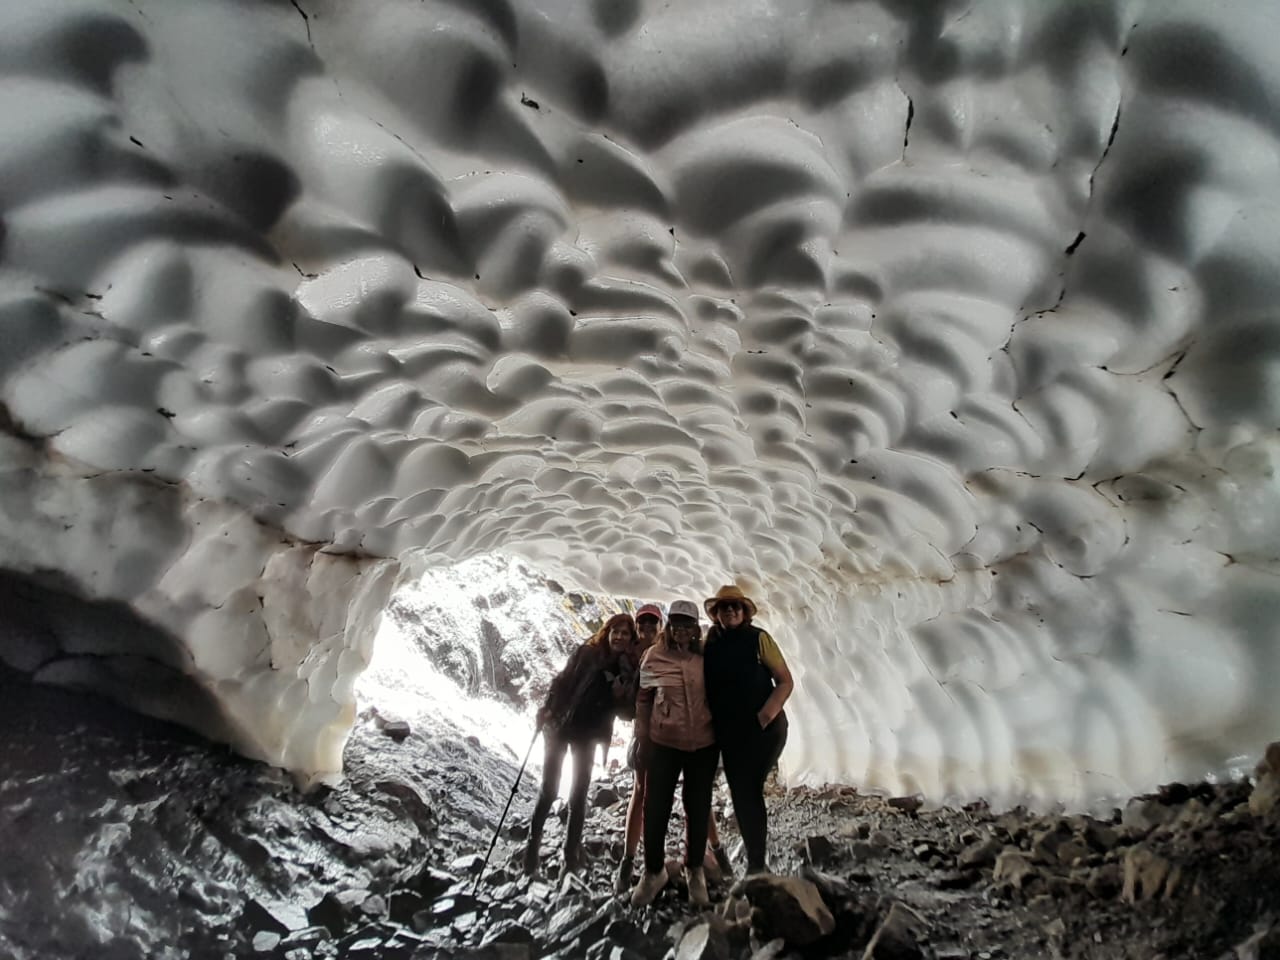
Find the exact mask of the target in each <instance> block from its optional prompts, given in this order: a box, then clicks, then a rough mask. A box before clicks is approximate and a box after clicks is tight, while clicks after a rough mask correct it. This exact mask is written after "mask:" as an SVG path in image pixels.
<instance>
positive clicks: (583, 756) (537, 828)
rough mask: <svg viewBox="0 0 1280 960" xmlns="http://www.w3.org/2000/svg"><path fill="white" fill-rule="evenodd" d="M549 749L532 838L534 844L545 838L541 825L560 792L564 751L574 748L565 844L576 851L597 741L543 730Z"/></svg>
mask: <svg viewBox="0 0 1280 960" xmlns="http://www.w3.org/2000/svg"><path fill="white" fill-rule="evenodd" d="M543 742H544V743H545V745H546V753H545V754H544V757H543V761H542V787H541V788H540V789H539V790H538V802H537V803H536V804H534V807H533V820H532V822H531V823H530V824H529V840H530V842H531V844H532V846H534V847H535V848H536V847H537V846H538V844H540V843H541V842H542V825H543V824H544V823H546V822H547V814H549V813H550V812H551V804H552V803H554V802H555V799H556V794H557V793H559V792H560V768H561V767H563V766H564V755H565V751H567V750H568V749H569V748H570V747H572V748H573V780H572V781H571V782H570V785H569V830H568V833H566V834H565V838H564V848H565V850H567V851H576V850H577V847H578V844H580V843H581V842H582V825H583V823H584V822H585V821H586V818H587V787H589V786H590V785H591V762H592V760H593V759H594V758H595V751H596V745H595V743H594V742H593V741H591V740H561V739H560V738H559V737H557V736H555V735H554V734H550V733H544V735H543Z"/></svg>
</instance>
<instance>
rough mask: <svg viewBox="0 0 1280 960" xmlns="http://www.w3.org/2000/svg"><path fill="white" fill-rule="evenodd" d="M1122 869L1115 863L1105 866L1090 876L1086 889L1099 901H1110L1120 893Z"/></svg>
mask: <svg viewBox="0 0 1280 960" xmlns="http://www.w3.org/2000/svg"><path fill="white" fill-rule="evenodd" d="M1121 883H1122V881H1121V877H1120V868H1119V867H1118V866H1117V865H1116V864H1114V863H1107V864H1103V865H1102V866H1101V867H1098V869H1096V870H1094V871H1092V872H1091V873H1090V874H1089V879H1088V881H1086V883H1085V889H1086V890H1087V891H1089V895H1090V896H1092V897H1096V898H1097V899H1099V900H1110V899H1111V898H1112V897H1114V896H1115V895H1116V894H1117V893H1119V892H1120V887H1121Z"/></svg>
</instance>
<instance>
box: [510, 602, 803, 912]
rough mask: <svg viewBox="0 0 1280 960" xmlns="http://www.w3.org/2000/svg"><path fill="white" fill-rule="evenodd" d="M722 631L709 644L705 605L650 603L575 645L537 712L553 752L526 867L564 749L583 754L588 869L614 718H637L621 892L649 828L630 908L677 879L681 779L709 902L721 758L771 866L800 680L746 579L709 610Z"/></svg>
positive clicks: (721, 860) (698, 891)
mask: <svg viewBox="0 0 1280 960" xmlns="http://www.w3.org/2000/svg"><path fill="white" fill-rule="evenodd" d="M703 607H704V609H705V610H706V612H707V615H708V616H709V617H710V618H711V621H712V626H711V628H710V630H708V631H707V634H706V638H705V640H704V639H703V635H702V627H701V623H700V617H699V611H698V606H697V604H695V603H693V602H691V601H688V600H677V601H675V602H673V603H672V604H671V607H670V610H669V611H668V614H667V618H666V624H665V626H664V625H663V623H662V611H661V610H660V609H659V608H658V607H657V606H654V605H652V604H646V605H645V606H643V607H641V608H640V609H639V610H637V611H636V616H635V619H634V620H633V619H632V617H631V616H630V615H628V614H617V615H616V616H614V617H611V618H610V619H609V620H608V622H606V623H605V625H604V626H603V627H602V628H601V629H600V630H599V631H598V632H597V633H596V634H595V635H594V636H593V637H592V638H591V639H590V640H588V641H587V642H586V643H584V644H582V645H581V646H580V647H578V649H577V650H575V651H574V653H573V655H572V656H571V657H570V658H569V662H568V663H567V664H566V665H565V667H564V669H563V670H562V671H561V672H560V673H559V674H558V675H557V676H556V678H555V680H553V681H552V684H551V690H550V692H549V693H548V696H547V700H546V702H545V704H544V705H543V707H542V709H541V710H539V711H538V726H539V728H540V729H541V730H542V732H543V738H544V741H545V744H546V757H545V762H544V765H543V768H542V771H543V773H542V787H541V789H540V791H539V793H538V800H537V803H536V805H535V807H534V811H533V820H532V822H531V824H530V828H529V838H528V844H527V846H526V848H525V870H526V872H528V873H533V872H535V871H536V870H537V865H538V852H539V849H540V847H541V844H542V828H543V824H544V823H545V822H546V819H547V815H548V813H549V812H550V810H551V804H552V801H553V800H554V799H555V797H556V794H557V793H558V791H559V785H560V769H561V766H562V764H563V762H564V757H565V754H566V752H567V751H572V755H573V781H572V784H571V786H570V792H569V823H568V829H567V832H566V835H565V852H564V859H565V868H566V869H567V870H577V869H578V868H579V867H580V866H581V865H582V828H583V824H584V821H585V818H586V799H587V786H588V784H589V782H590V778H591V764H592V757H593V755H594V751H595V746H596V744H598V743H601V742H604V743H607V742H608V741H609V740H610V739H611V738H612V732H613V718H614V717H615V716H621V717H623V718H624V719H632V718H634V719H635V739H634V741H633V743H632V750H631V765H632V766H633V767H634V768H635V789H634V792H633V793H632V796H631V801H630V804H629V807H628V810H627V826H626V835H625V841H624V854H623V858H622V862H621V864H620V865H619V869H618V879H617V889H618V892H620V893H621V892H625V890H626V889H627V887H629V886H630V882H631V873H632V864H633V862H634V858H635V854H636V851H637V849H638V846H639V841H640V835H641V824H642V823H643V834H644V873H643V875H642V876H641V878H640V880H639V882H638V883H637V884H636V886H635V889H634V890H633V891H632V894H631V901H632V903H634V904H636V905H637V906H642V905H645V904H648V903H651V902H652V901H653V900H654V898H655V897H657V895H658V894H659V893H660V892H661V890H662V888H663V887H664V886H665V885H666V882H667V872H666V866H665V864H666V834H667V822H668V820H669V819H670V817H671V809H672V806H673V804H674V797H675V788H676V783H677V781H678V780H680V779H681V778H683V781H684V786H683V789H682V799H683V801H684V812H685V827H686V849H685V867H686V877H687V882H688V887H689V899H690V901H691V902H693V903H695V904H697V905H699V906H705V905H707V903H708V902H709V899H708V896H707V884H706V876H705V874H704V867H703V862H704V858H705V857H706V855H707V844H708V841H710V843H711V848H712V851H713V854H714V856H715V859H716V861H717V863H718V865H719V866H720V868H721V869H723V870H725V872H726V873H727V872H730V871H729V862H728V858H727V857H726V856H725V855H724V851H723V848H721V847H720V845H719V842H718V841H719V838H718V835H717V833H716V826H715V817H714V816H713V814H712V812H711V794H712V786H713V784H714V782H715V776H716V770H717V768H718V766H719V764H720V762H721V761H722V760H723V763H724V773H725V780H726V781H727V782H728V785H729V794H730V797H731V798H732V800H733V809H734V812H735V814H736V815H737V820H738V828H739V830H740V832H741V834H742V839H743V844H744V846H745V847H746V851H747V872H748V873H755V872H759V871H762V870H764V869H765V846H766V841H767V832H768V820H767V814H766V811H765V803H764V783H765V778H766V777H767V776H768V774H769V771H770V769H771V768H772V767H773V765H774V764H775V763H776V762H777V760H778V757H779V755H780V754H781V753H782V748H783V746H784V745H785V743H786V739H787V718H786V714H785V713H784V712H783V709H782V708H783V705H784V704H785V703H786V701H787V698H788V697H789V696H790V695H791V690H792V688H793V686H794V684H793V681H792V678H791V672H790V670H789V669H788V668H787V664H786V661H785V660H784V659H783V657H782V653H781V651H779V649H778V645H777V644H776V643H775V642H774V640H773V638H772V637H770V636H769V634H768V633H767V632H765V631H764V630H762V629H761V628H760V627H758V626H755V625H754V624H753V623H752V619H753V618H754V617H755V614H756V605H755V604H754V603H753V602H752V601H751V599H750V598H749V597H747V596H745V595H744V594H743V592H742V591H741V590H739V589H738V588H737V587H732V586H727V587H721V588H720V590H718V591H717V592H716V595H715V596H714V597H711V598H709V599H708V600H707V601H706V602H705V603H704V604H703Z"/></svg>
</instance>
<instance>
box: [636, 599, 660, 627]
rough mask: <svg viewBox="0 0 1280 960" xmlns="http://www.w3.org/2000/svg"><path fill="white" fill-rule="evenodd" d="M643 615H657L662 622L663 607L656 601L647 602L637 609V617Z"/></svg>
mask: <svg viewBox="0 0 1280 960" xmlns="http://www.w3.org/2000/svg"><path fill="white" fill-rule="evenodd" d="M641 617H657V618H658V622H659V623H661V622H662V609H661V608H660V607H659V606H658V605H657V604H656V603H646V604H645V605H644V606H643V607H641V608H640V609H639V610H637V611H636V619H637V620H639V619H640V618H641Z"/></svg>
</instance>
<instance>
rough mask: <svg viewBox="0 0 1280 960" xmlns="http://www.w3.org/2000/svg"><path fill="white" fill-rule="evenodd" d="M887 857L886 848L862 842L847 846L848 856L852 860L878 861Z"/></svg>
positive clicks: (887, 851)
mask: <svg viewBox="0 0 1280 960" xmlns="http://www.w3.org/2000/svg"><path fill="white" fill-rule="evenodd" d="M888 855H889V848H888V847H887V846H884V847H882V846H879V845H877V844H874V843H868V842H866V841H864V840H858V841H856V842H854V843H851V844H849V856H851V857H852V858H853V859H854V860H878V859H880V858H881V857H887V856H888Z"/></svg>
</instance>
